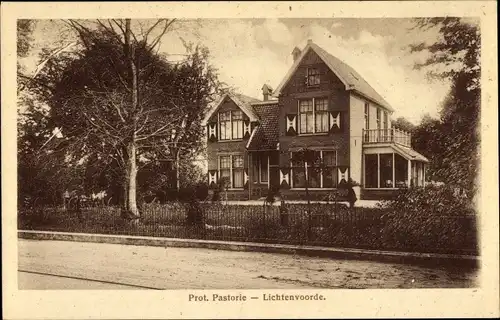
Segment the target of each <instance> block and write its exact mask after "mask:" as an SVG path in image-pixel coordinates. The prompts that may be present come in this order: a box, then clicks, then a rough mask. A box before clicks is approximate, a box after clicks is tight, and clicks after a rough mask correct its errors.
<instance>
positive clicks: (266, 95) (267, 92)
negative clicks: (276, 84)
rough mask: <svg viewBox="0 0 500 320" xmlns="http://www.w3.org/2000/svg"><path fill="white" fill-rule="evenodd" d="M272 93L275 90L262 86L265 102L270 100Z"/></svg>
mask: <svg viewBox="0 0 500 320" xmlns="http://www.w3.org/2000/svg"><path fill="white" fill-rule="evenodd" d="M272 92H273V88H271V87H270V86H268V85H267V84H264V85H263V86H262V96H263V97H264V101H268V100H269V96H270V95H271V94H272Z"/></svg>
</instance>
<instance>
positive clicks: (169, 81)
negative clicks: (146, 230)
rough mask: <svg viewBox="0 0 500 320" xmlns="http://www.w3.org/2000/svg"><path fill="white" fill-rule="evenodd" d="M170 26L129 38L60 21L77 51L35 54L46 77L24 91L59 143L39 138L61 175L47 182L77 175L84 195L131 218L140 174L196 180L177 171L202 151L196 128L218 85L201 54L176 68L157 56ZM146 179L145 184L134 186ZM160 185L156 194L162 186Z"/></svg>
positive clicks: (118, 24)
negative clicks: (101, 197)
mask: <svg viewBox="0 0 500 320" xmlns="http://www.w3.org/2000/svg"><path fill="white" fill-rule="evenodd" d="M173 22H174V21H173V20H166V19H160V20H158V21H157V22H156V23H154V24H153V25H152V26H151V27H150V28H143V29H141V32H134V30H132V28H131V21H130V19H125V20H115V19H111V20H108V21H105V22H103V21H100V20H97V21H85V22H79V21H74V20H69V21H66V23H67V25H68V26H70V28H71V29H72V30H73V31H75V32H76V34H77V35H78V39H79V42H78V45H77V46H76V47H75V48H74V50H71V51H68V52H62V53H61V54H58V55H56V56H53V54H52V53H53V52H52V51H50V50H48V49H44V50H42V54H41V60H44V59H45V60H44V63H45V64H44V68H43V69H41V71H40V72H39V73H38V74H37V77H36V78H30V79H28V80H29V81H27V84H28V89H29V90H30V94H31V96H32V97H33V98H34V99H35V100H36V101H37V104H38V105H45V106H46V109H47V110H49V112H48V113H47V114H44V120H46V121H47V122H48V125H47V128H46V131H47V132H51V131H52V132H54V130H58V131H59V135H61V136H62V138H58V139H55V138H53V136H52V137H50V138H49V137H48V136H47V134H44V135H43V136H44V137H45V139H46V140H45V141H48V140H50V142H51V143H50V144H47V145H45V146H44V151H47V152H48V153H54V154H59V155H60V157H61V158H59V163H57V161H54V162H53V163H54V164H55V165H56V167H57V166H58V167H59V168H52V169H51V170H52V171H55V172H54V175H55V174H58V173H56V172H57V170H58V169H61V168H66V167H75V166H77V165H78V166H80V167H82V170H81V172H79V173H78V177H79V178H80V179H81V180H82V184H81V185H82V187H83V188H84V189H85V191H86V192H89V191H93V190H103V189H104V190H107V191H110V193H112V194H113V197H114V198H118V199H120V202H121V203H122V205H124V206H126V207H127V208H128V209H127V210H128V211H129V212H130V213H132V214H134V215H136V214H137V210H136V209H134V208H136V204H135V198H136V185H137V174H138V172H139V173H140V171H141V169H142V168H143V167H144V166H147V165H149V166H150V167H153V168H158V167H159V164H160V163H161V162H162V161H163V162H169V163H170V164H171V166H170V172H172V171H174V172H175V174H174V176H173V179H174V180H175V181H176V182H180V180H181V179H178V178H177V177H179V176H182V177H187V178H188V179H190V178H194V176H196V174H195V173H194V171H193V170H192V167H189V166H184V165H183V163H186V162H189V161H186V160H188V159H193V158H194V157H195V156H196V154H197V153H198V152H199V151H200V150H201V148H202V143H201V141H202V139H201V138H202V136H203V131H202V127H201V125H200V123H201V119H202V117H203V116H204V112H205V110H206V108H207V105H208V104H209V103H210V102H211V101H212V100H213V98H214V96H215V95H216V93H217V90H218V88H219V85H220V84H219V82H218V80H217V73H216V70H214V69H213V68H212V66H211V65H210V64H209V63H208V56H209V52H208V50H207V49H206V48H204V47H199V46H193V45H191V44H186V49H187V55H186V59H185V60H184V61H181V62H179V63H170V62H168V61H167V60H166V59H165V57H163V56H162V55H160V54H157V53H156V49H157V47H158V45H159V42H160V40H161V37H162V35H163V34H164V33H165V32H166V31H167V30H168V29H169V27H170V26H171V24H172V23H173ZM156 28H160V29H161V32H160V33H158V32H156V31H155V29H156ZM153 34H155V36H154V37H152V35H153ZM47 57H49V58H50V59H48V58H47ZM25 78H26V77H25ZM30 116H31V115H30ZM33 119H35V118H33ZM21 130H27V128H26V127H25V126H24V127H23V128H22V129H21ZM36 134H38V133H36ZM49 135H50V134H49ZM33 150H34V149H32V151H33ZM26 155H27V156H28V157H29V155H30V153H26ZM34 155H35V153H33V154H32V156H33V157H34ZM61 159H63V160H61ZM30 160H32V159H30ZM23 163H24V162H23ZM26 171H28V169H27V170H26ZM37 171H40V170H38V169H37ZM149 172H152V171H149ZM170 172H167V174H166V176H168V177H169V178H171V177H172V175H171V174H170ZM191 173H193V174H191ZM150 176H151V175H150ZM151 178H152V177H151ZM151 178H150V177H147V174H146V177H143V179H142V182H145V183H147V182H149V181H151V180H153V179H151ZM186 180H187V179H185V180H184V181H186ZM160 182H163V185H161V184H160V185H158V188H156V189H161V188H162V187H165V186H166V185H168V184H170V181H168V182H167V183H166V181H161V180H160ZM25 183H26V184H29V183H30V182H29V181H28V180H27V181H26V182H25ZM142 187H144V184H143V185H142ZM180 187H181V186H180V185H177V189H179V188H180ZM139 189H141V185H139ZM144 189H147V187H146V188H142V190H144ZM145 191H148V190H145ZM153 191H157V190H155V188H153ZM145 193H147V192H145Z"/></svg>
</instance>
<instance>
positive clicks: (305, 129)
mask: <svg viewBox="0 0 500 320" xmlns="http://www.w3.org/2000/svg"><path fill="white" fill-rule="evenodd" d="M329 129H330V117H329V113H328V99H326V98H319V99H315V98H313V99H308V100H299V133H300V134H314V133H327V132H328V130H329Z"/></svg>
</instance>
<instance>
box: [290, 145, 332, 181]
mask: <svg viewBox="0 0 500 320" xmlns="http://www.w3.org/2000/svg"><path fill="white" fill-rule="evenodd" d="M312 151H317V152H320V159H321V162H323V152H335V168H338V156H339V152H338V150H336V149H321V150H312ZM292 157H293V151H292V152H290V159H292ZM319 177H320V178H319V179H320V187H319V188H308V189H309V190H337V189H338V187H337V188H323V169H321V172H320V176H319ZM337 179H338V177H337ZM337 185H338V181H337ZM290 189H291V190H306V188H295V187H294V186H293V164H292V161H291V160H290Z"/></svg>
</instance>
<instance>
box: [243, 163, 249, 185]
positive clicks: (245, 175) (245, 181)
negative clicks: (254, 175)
mask: <svg viewBox="0 0 500 320" xmlns="http://www.w3.org/2000/svg"><path fill="white" fill-rule="evenodd" d="M243 179H244V180H243V183H244V185H243V188H244V189H245V190H246V189H248V168H245V171H244V173H243Z"/></svg>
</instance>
